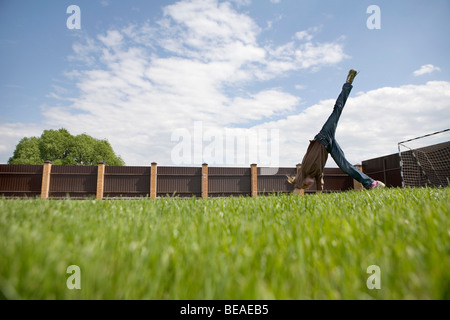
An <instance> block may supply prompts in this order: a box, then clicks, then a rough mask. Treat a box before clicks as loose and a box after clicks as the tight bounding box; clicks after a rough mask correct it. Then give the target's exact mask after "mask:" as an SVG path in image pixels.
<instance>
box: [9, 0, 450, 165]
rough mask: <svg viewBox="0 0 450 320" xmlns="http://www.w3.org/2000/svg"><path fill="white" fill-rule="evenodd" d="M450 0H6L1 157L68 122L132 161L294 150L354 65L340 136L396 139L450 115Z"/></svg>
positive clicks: (365, 152) (382, 145) (390, 147)
mask: <svg viewBox="0 0 450 320" xmlns="http://www.w3.org/2000/svg"><path fill="white" fill-rule="evenodd" d="M70 5H77V6H78V7H79V8H80V11H81V17H80V21H81V29H72V30H71V29H68V28H67V25H66V21H67V19H68V18H69V17H70V16H71V14H67V13H66V9H67V8H68V6H70ZM371 5H377V6H378V7H379V9H380V27H381V29H372V30H371V29H369V28H368V27H367V20H368V19H369V18H370V17H371V16H372V14H371V13H367V9H368V7H369V6H371ZM449 13H450V2H449V1H447V0H431V1H424V0H421V1H419V0H415V1H414V0H397V1H362V0H347V1H336V0H324V1H298V0H278V1H276V0H234V1H219V0H182V1H154V0H152V1H144V0H131V1H119V0H99V1H94V0H90V1H75V0H71V1H48V0H45V1H25V0H14V1H13V0H1V1H0V70H1V72H0V108H1V112H0V136H1V138H0V163H6V162H7V161H8V158H9V157H10V156H12V153H13V151H14V147H15V145H16V144H17V143H18V141H19V140H20V139H21V138H22V137H24V136H39V135H40V134H41V133H42V131H43V130H45V129H59V128H61V127H64V128H67V129H68V130H69V131H70V132H71V133H72V134H80V133H87V134H89V135H91V136H94V137H96V138H99V139H108V141H109V142H110V143H111V144H112V146H113V148H114V149H115V150H116V151H117V153H118V154H120V155H121V156H122V157H123V158H124V160H125V162H126V163H127V165H149V164H150V163H151V162H153V161H156V162H158V163H160V164H161V165H198V164H201V163H202V162H205V161H206V162H209V163H210V164H212V165H218V166H219V165H239V166H244V165H248V164H250V163H251V162H258V163H262V165H267V166H277V165H279V166H295V164H297V163H298V162H300V161H301V158H302V157H303V154H304V152H305V151H306V148H307V145H308V139H312V138H313V137H314V135H315V134H316V133H317V131H318V130H319V129H320V127H321V125H322V124H323V122H324V121H325V120H326V118H327V117H328V115H329V113H330V112H331V109H332V106H333V102H334V100H335V98H336V97H337V95H338V94H339V90H340V87H341V86H342V83H343V82H344V81H345V77H346V75H347V72H348V70H349V69H351V68H356V69H358V70H359V71H360V74H359V75H358V77H357V79H356V80H355V84H354V86H355V87H354V89H353V92H352V95H351V98H350V99H349V102H348V105H347V107H346V110H345V112H344V115H343V117H342V119H341V123H340V126H339V129H338V132H337V139H338V141H339V143H340V144H341V146H342V147H343V149H344V151H345V152H346V154H347V157H348V158H349V160H350V161H351V162H353V163H360V162H361V161H363V160H367V159H370V158H373V157H378V156H382V155H385V154H390V153H393V152H395V151H396V149H397V142H399V141H403V140H406V139H408V138H412V137H415V136H420V135H423V134H427V133H430V132H435V131H439V130H443V129H447V128H448V127H449V125H450V71H449V70H450V65H449V59H448V53H449V52H450V41H449V40H448V34H449V33H450V22H449V21H448V15H449ZM270 134H273V135H270ZM199 135H200V138H199ZM227 135H230V136H233V135H234V136H235V137H238V136H242V135H244V136H245V135H249V136H252V135H256V136H257V141H258V143H257V144H253V145H252V142H251V141H256V140H251V139H248V140H247V142H246V144H245V146H246V147H245V148H244V149H240V150H239V149H238V147H237V146H232V145H228V144H227V142H226V141H227ZM268 135H269V136H271V138H270V139H268V138H267V137H268ZM211 137H213V138H211ZM236 139H237V138H236ZM263 140H266V141H265V142H268V146H269V147H267V145H266V148H268V149H271V150H269V151H270V152H268V153H270V157H272V158H271V159H269V160H267V159H266V160H265V161H264V159H260V158H259V157H258V156H257V154H258V150H261V149H263V145H264V144H261V143H263V142H264V141H263ZM236 141H237V140H236ZM234 147H235V148H234ZM233 148H234V149H233ZM232 149H233V150H232ZM255 150H256V151H255ZM239 151H240V152H241V153H242V152H244V153H246V156H245V157H243V158H242V157H241V158H239V157H238V156H235V157H234V158H235V161H232V160H231V159H232V158H233V156H231V157H228V154H229V153H232V154H233V153H234V152H239ZM252 152H254V153H252ZM227 157H228V158H227ZM238 158H239V159H238ZM274 158H276V159H274ZM227 159H228V160H227ZM328 165H329V166H334V163H333V161H332V160H329V162H328Z"/></svg>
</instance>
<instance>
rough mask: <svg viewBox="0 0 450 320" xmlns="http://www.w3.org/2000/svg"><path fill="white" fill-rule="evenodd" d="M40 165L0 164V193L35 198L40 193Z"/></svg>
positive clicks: (8, 195) (7, 195) (41, 170)
mask: <svg viewBox="0 0 450 320" xmlns="http://www.w3.org/2000/svg"><path fill="white" fill-rule="evenodd" d="M42 172H43V167H42V166H34V165H4V164H2V165H0V195H3V196H5V197H8V198H9V197H11V198H15V197H28V198H35V197H39V196H40V195H41V185H42Z"/></svg>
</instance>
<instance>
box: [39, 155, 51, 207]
mask: <svg viewBox="0 0 450 320" xmlns="http://www.w3.org/2000/svg"><path fill="white" fill-rule="evenodd" d="M51 171H52V163H51V161H45V162H44V167H43V171H42V186H41V199H48V196H49V192H50V173H51Z"/></svg>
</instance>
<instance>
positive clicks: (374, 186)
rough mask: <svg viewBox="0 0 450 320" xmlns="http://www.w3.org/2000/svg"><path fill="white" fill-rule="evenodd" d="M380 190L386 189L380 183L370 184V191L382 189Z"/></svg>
mask: <svg viewBox="0 0 450 320" xmlns="http://www.w3.org/2000/svg"><path fill="white" fill-rule="evenodd" d="M382 188H386V185H385V184H384V183H383V182H381V181H378V180H377V181H375V182H374V183H372V185H371V186H370V188H369V189H370V190H372V189H382Z"/></svg>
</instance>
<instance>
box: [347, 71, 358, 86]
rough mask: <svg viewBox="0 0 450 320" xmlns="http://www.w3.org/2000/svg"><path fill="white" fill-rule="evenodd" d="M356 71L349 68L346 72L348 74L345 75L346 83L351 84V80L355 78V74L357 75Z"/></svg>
mask: <svg viewBox="0 0 450 320" xmlns="http://www.w3.org/2000/svg"><path fill="white" fill-rule="evenodd" d="M358 73H359V72H358V71H356V70H355V69H352V70H350V71H349V72H348V76H347V83H348V84H352V83H353V80H355V77H356V75H357V74H358Z"/></svg>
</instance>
